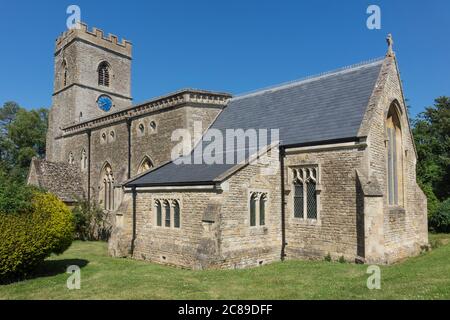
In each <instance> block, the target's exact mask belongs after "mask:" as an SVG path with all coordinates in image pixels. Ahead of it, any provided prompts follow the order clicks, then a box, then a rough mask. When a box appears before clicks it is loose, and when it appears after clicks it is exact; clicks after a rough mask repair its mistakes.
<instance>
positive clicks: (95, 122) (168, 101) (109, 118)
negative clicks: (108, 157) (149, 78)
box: [62, 89, 231, 135]
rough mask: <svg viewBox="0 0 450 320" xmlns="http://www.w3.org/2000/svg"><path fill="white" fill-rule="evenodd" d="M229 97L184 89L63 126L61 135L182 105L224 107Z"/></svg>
mask: <svg viewBox="0 0 450 320" xmlns="http://www.w3.org/2000/svg"><path fill="white" fill-rule="evenodd" d="M230 99H231V95H230V94H228V93H218V92H210V91H205V90H195V89H184V90H180V91H177V92H174V93H171V94H169V95H166V96H162V97H158V98H155V99H152V100H150V101H147V102H144V103H141V104H138V105H135V106H133V107H131V108H128V109H124V110H121V111H117V112H114V113H111V114H108V115H105V116H102V117H98V118H94V119H91V120H89V121H85V122H81V123H77V124H74V125H71V126H68V127H65V128H63V129H62V130H63V135H73V134H77V133H80V132H83V131H87V130H92V129H94V128H97V127H102V126H107V125H111V124H114V123H117V122H121V121H126V120H127V119H133V118H137V117H141V116H143V115H147V114H150V113H153V112H156V111H161V110H164V109H169V108H175V107H180V106H183V105H197V106H206V107H220V108H224V107H225V106H226V105H227V104H228V101H229V100H230Z"/></svg>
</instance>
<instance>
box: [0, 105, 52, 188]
mask: <svg viewBox="0 0 450 320" xmlns="http://www.w3.org/2000/svg"><path fill="white" fill-rule="evenodd" d="M47 122H48V111H47V109H44V108H40V109H37V110H30V111H27V110H25V109H23V108H21V107H20V106H19V105H18V104H17V103H15V102H6V103H5V104H4V105H3V107H2V108H0V167H1V168H3V170H4V171H6V173H7V174H8V176H10V177H12V178H13V180H19V181H24V180H25V177H26V175H27V173H28V168H29V165H30V162H31V158H32V157H35V156H38V157H44V155H45V137H46V132H47Z"/></svg>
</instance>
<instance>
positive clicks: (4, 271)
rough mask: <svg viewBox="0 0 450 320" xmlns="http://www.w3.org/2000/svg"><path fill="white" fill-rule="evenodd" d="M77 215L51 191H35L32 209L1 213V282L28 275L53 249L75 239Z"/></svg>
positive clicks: (56, 250)
mask: <svg viewBox="0 0 450 320" xmlns="http://www.w3.org/2000/svg"><path fill="white" fill-rule="evenodd" d="M73 233H74V225H73V217H72V214H71V212H70V210H69V208H68V207H67V206H66V205H65V204H64V203H63V202H61V201H60V200H58V198H56V196H54V195H52V194H50V193H38V192H36V193H35V194H34V195H33V200H32V206H31V210H30V212H22V213H17V214H6V213H0V235H1V238H0V282H4V281H9V280H11V279H15V278H22V277H25V276H27V275H28V274H29V273H31V272H32V271H33V269H34V268H35V267H36V266H38V265H39V264H40V263H42V262H43V261H44V259H45V258H47V257H49V256H50V255H51V254H52V253H54V254H61V253H63V252H64V251H65V250H66V249H67V248H68V247H69V246H70V245H71V243H72V240H73Z"/></svg>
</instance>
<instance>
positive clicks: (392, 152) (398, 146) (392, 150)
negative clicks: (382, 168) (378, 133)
mask: <svg viewBox="0 0 450 320" xmlns="http://www.w3.org/2000/svg"><path fill="white" fill-rule="evenodd" d="M386 142H387V162H388V163H387V185H388V203H389V205H391V206H396V205H402V204H403V174H402V172H403V143H402V129H401V122H400V114H399V111H398V108H397V105H396V104H395V103H393V104H392V105H391V107H390V108H389V112H388V115H387V119H386Z"/></svg>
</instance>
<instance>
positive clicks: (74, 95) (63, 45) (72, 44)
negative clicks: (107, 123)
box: [47, 23, 132, 161]
mask: <svg viewBox="0 0 450 320" xmlns="http://www.w3.org/2000/svg"><path fill="white" fill-rule="evenodd" d="M131 49H132V45H131V43H130V42H129V41H127V40H124V39H123V40H122V41H120V42H119V41H118V37H117V36H115V35H112V34H109V35H108V37H105V35H104V34H103V31H102V30H99V29H97V28H93V30H92V31H91V30H88V27H87V25H86V24H84V23H79V25H78V28H74V29H71V30H68V31H66V32H64V33H63V34H62V35H61V36H60V37H59V38H58V39H56V48H55V54H54V59H55V65H54V86H53V88H54V89H53V101H52V107H51V109H50V114H49V129H48V133H47V159H48V160H50V161H59V160H60V159H59V154H60V152H61V143H62V141H61V140H63V139H58V137H60V136H61V134H62V130H61V129H62V128H65V127H67V126H70V125H74V124H77V123H80V122H84V121H88V120H91V119H93V118H97V117H101V116H105V115H107V114H109V113H113V112H115V111H119V110H121V109H124V108H128V107H130V106H131V105H132V97H131V60H132V59H131Z"/></svg>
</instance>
